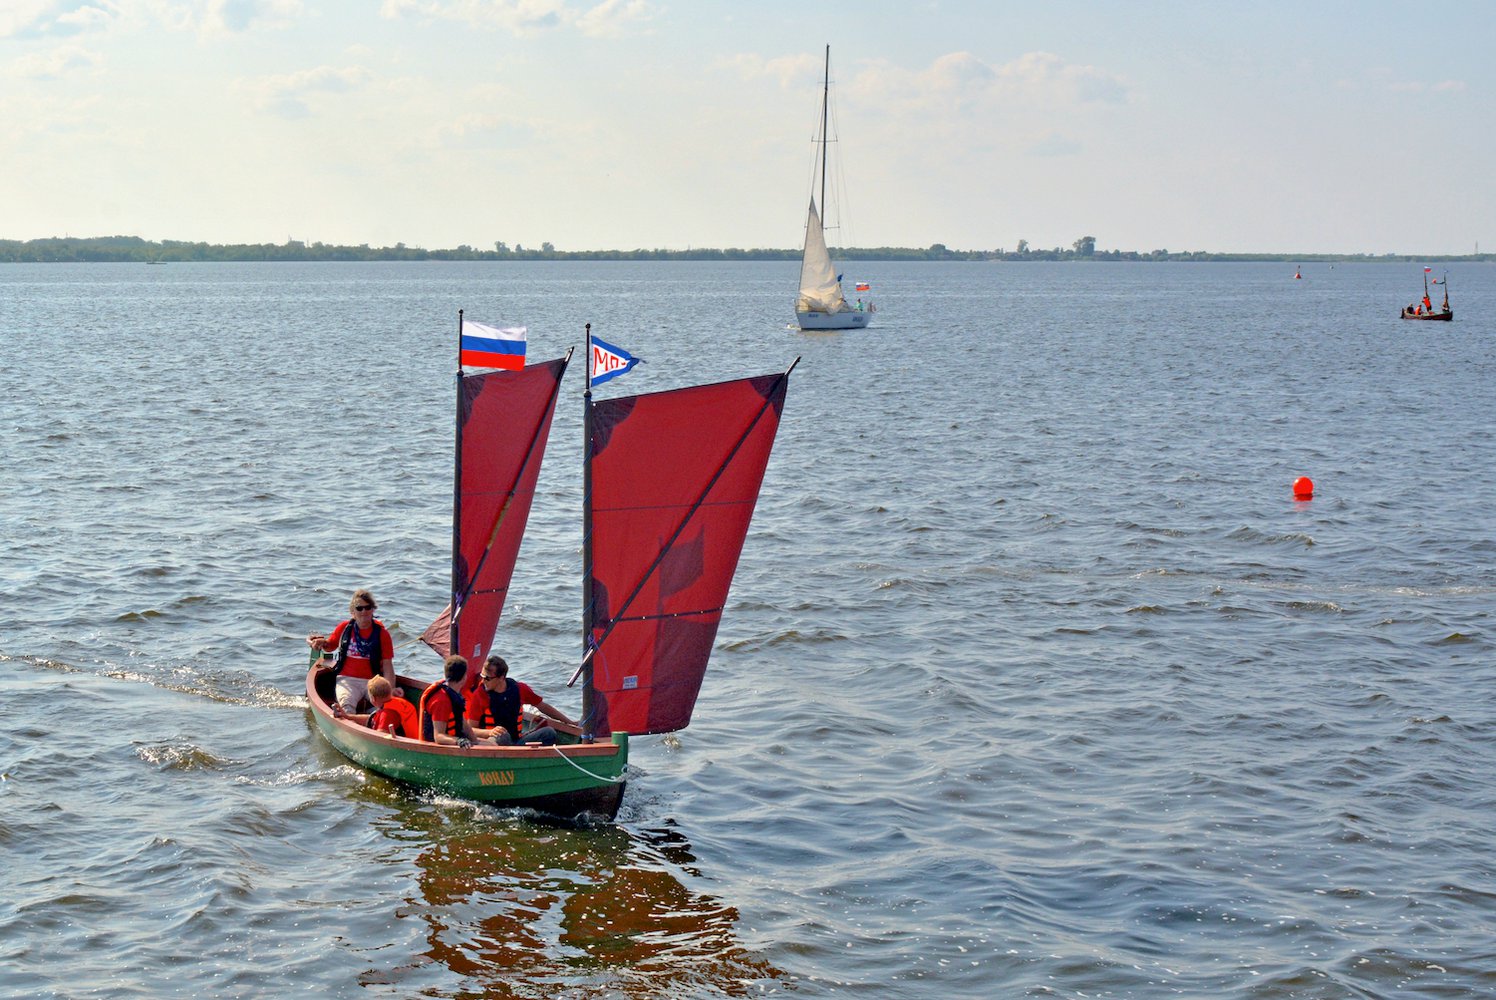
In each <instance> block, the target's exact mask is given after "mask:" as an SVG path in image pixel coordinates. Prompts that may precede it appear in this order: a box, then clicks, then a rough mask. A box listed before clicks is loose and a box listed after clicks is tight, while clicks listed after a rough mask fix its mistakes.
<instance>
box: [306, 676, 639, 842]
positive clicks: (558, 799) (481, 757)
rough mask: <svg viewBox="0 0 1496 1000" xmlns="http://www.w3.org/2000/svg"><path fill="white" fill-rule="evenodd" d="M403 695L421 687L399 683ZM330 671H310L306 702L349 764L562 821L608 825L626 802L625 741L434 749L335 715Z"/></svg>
mask: <svg viewBox="0 0 1496 1000" xmlns="http://www.w3.org/2000/svg"><path fill="white" fill-rule="evenodd" d="M397 680H398V681H399V683H400V685H401V686H402V687H404V689H405V690H406V692H408V693H409V692H415V691H420V690H421V689H422V688H423V687H424V685H422V684H421V683H420V682H419V681H416V680H413V679H412V678H409V677H400V678H397ZM334 682H335V679H334V675H333V674H332V672H331V671H329V670H321V669H318V668H316V667H313V668H312V669H311V670H309V671H308V672H307V679H306V698H307V704H308V705H309V706H310V707H311V710H312V718H314V719H315V720H316V722H317V728H318V729H320V730H321V731H322V736H323V738H325V739H326V740H327V742H328V743H330V744H332V746H333V747H334V748H335V749H337V751H338V752H339V753H341V754H343V756H345V757H347V758H348V759H349V760H351V761H353V763H355V764H357V765H359V766H360V767H363V768H366V769H367V770H370V771H373V772H375V773H376V774H381V775H383V776H384V777H386V778H390V779H392V780H394V781H397V782H400V783H402V784H405V785H409V786H412V787H415V788H420V789H430V790H433V791H439V792H443V793H445V794H448V795H454V796H456V797H458V798H463V799H470V800H473V801H476V802H486V803H489V804H491V805H496V806H505V807H514V808H524V809H532V810H535V811H536V812H541V813H545V814H546V815H548V816H554V817H557V818H559V819H565V820H578V819H584V818H595V819H600V820H612V819H613V817H614V816H616V815H617V814H618V807H619V804H620V803H621V802H622V801H623V790H624V771H625V769H626V768H627V766H628V756H629V751H628V736H627V734H624V733H614V734H613V737H612V742H609V743H585V744H583V743H578V744H568V745H557V746H552V747H540V746H525V747H477V746H475V747H472V748H471V749H468V750H463V749H461V748H459V747H450V746H438V745H436V744H434V743H425V742H422V741H421V740H408V739H401V738H398V737H394V736H390V735H388V734H385V733H376V732H375V731H373V730H372V729H369V728H368V727H367V726H360V725H358V724H356V723H353V722H348V721H346V720H343V719H338V718H336V717H334V716H333V714H332V709H331V707H330V702H331V698H332V689H333V684H334Z"/></svg>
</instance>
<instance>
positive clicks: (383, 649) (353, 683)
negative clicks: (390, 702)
mask: <svg viewBox="0 0 1496 1000" xmlns="http://www.w3.org/2000/svg"><path fill="white" fill-rule="evenodd" d="M378 607H379V605H378V603H376V602H375V600H374V595H373V594H371V593H369V592H368V591H367V590H364V589H362V588H360V589H358V590H355V591H354V592H353V597H352V598H351V599H350V600H349V601H348V610H349V611H351V612H352V613H353V617H352V618H350V619H348V620H347V621H344V622H340V623H339V624H338V627H337V628H335V629H333V630H332V634H331V635H309V636H307V637H306V642H307V645H308V646H311V647H312V648H313V649H319V650H321V651H322V652H324V653H326V652H328V651H329V650H335V651H336V653H335V655H334V657H333V663H332V669H333V670H334V671H335V672H336V673H337V675H338V681H337V684H336V686H335V691H336V698H337V702H338V704H339V705H341V706H343V711H345V712H349V713H352V712H356V711H358V706H359V702H361V701H363V700H364V696H365V695H366V694H367V693H368V689H369V679H370V678H372V677H373V676H374V675H375V674H376V673H378V674H382V675H384V678H385V679H386V680H387V681H389V682H390V687H391V688H392V689H393V688H394V686H395V643H394V640H392V639H391V638H390V633H389V630H388V629H386V628H385V627H384V625H383V624H382V623H380V622H378V621H376V620H375V619H374V611H375V609H376V608H378Z"/></svg>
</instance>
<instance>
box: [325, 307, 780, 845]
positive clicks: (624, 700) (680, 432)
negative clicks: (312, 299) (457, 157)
mask: <svg viewBox="0 0 1496 1000" xmlns="http://www.w3.org/2000/svg"><path fill="white" fill-rule="evenodd" d="M468 325H469V326H471V327H475V328H477V329H478V330H479V331H489V332H491V331H493V330H495V329H496V328H489V327H482V326H481V325H479V324H468ZM458 328H459V340H462V341H463V342H464V343H471V342H473V341H474V340H476V339H478V338H475V337H466V338H465V337H464V335H463V333H462V328H463V321H462V314H461V313H459V314H458ZM587 331H588V344H587V354H588V361H589V367H590V368H591V369H592V371H591V372H590V375H591V377H590V378H589V380H588V386H587V389H586V391H585V393H584V397H583V398H584V428H585V430H584V444H585V449H584V456H583V482H584V489H583V546H584V549H583V594H584V595H586V597H587V599H586V602H585V606H584V611H583V629H582V634H583V649H584V653H585V655H584V656H583V657H582V663H581V666H580V667H578V668H577V671H576V673H575V674H573V675H572V682H573V683H574V682H575V681H576V680H577V679H578V678H580V679H581V681H582V718H581V720H580V730H581V734H582V735H581V736H580V738H577V737H569V736H567V735H565V734H562V735H561V736H560V739H559V741H558V743H557V744H556V745H553V746H540V745H518V746H502V747H500V746H483V745H479V744H474V745H472V746H471V747H467V748H463V747H457V746H447V745H438V744H436V743H430V742H425V741H423V740H420V739H406V738H403V737H398V736H393V735H389V734H385V733H379V732H375V731H374V730H371V729H369V728H367V727H365V726H361V725H358V724H357V723H354V722H351V721H349V720H347V719H345V718H338V717H336V716H335V715H334V713H333V710H332V705H331V702H332V695H333V686H334V675H333V672H332V671H331V670H328V669H325V665H324V664H322V663H321V662H314V663H313V665H312V667H311V669H310V670H309V671H308V673H307V685H306V690H307V701H308V703H309V704H310V706H311V709H312V716H313V718H314V719H315V720H316V722H317V727H318V728H319V729H320V730H321V732H322V735H323V737H324V738H326V739H327V741H328V742H329V743H331V744H332V745H333V746H334V747H335V748H336V749H337V750H338V751H339V752H341V753H342V754H344V755H345V756H346V757H348V758H349V759H350V760H352V761H353V762H354V763H356V764H359V765H360V766H362V767H365V768H368V769H369V770H371V771H375V772H377V773H379V774H382V775H385V776H386V777H389V778H393V779H395V780H397V781H401V782H404V783H406V784H409V785H413V786H416V787H419V788H430V789H436V790H440V791H442V792H445V793H447V794H451V795H456V796H459V797H462V798H467V799H474V800H477V801H482V802H489V803H493V804H495V805H501V806H518V807H526V808H530V809H534V810H536V811H539V812H543V813H547V814H550V815H553V816H557V817H561V818H564V819H574V818H579V817H582V816H589V815H590V816H594V817H598V818H601V819H609V820H610V819H612V818H613V816H614V815H615V814H616V813H617V811H618V807H619V804H620V803H621V802H622V799H623V793H624V787H625V769H626V767H627V764H628V746H629V744H628V738H629V737H628V734H635V735H644V734H652V733H668V732H674V731H676V730H680V729H684V728H685V727H686V726H687V725H688V724H689V723H690V720H691V713H692V710H693V709H694V707H695V704H696V698H697V695H698V693H699V692H700V689H701V682H702V679H703V677H704V675H705V673H706V666H707V660H708V659H709V658H710V656H711V651H712V645H713V643H714V641H715V639H716V634H717V627H718V625H719V623H720V621H721V617H722V610H723V607H724V605H725V604H726V600H727V592H728V588H729V586H730V585H731V582H732V577H733V573H734V571H735V570H736V568H737V561H738V556H739V555H740V554H741V552H742V547H743V542H744V539H745V538H746V536H747V532H748V526H749V523H750V521H751V519H752V516H753V509H754V506H755V504H756V503H757V500H758V492H759V488H760V486H761V484H762V483H763V477H764V472H765V469H766V467H767V465H768V460H769V454H770V451H771V450H772V448H773V444H774V438H775V434H776V432H777V430H778V427H779V418H780V414H781V412H782V410H783V407H784V399H785V393H786V390H787V388H788V384H789V374H790V371H788V370H787V371H785V372H783V373H781V374H775V375H761V376H757V377H753V378H743V379H737V380H734V381H729V382H721V383H716V384H713V385H696V386H688V387H685V388H682V389H673V390H667V391H665V392H656V393H649V394H644V395H636V396H625V397H618V398H614V399H608V400H602V401H598V402H594V401H593V398H592V386H593V385H594V384H596V383H598V382H601V381H606V380H607V379H608V378H610V377H612V376H614V375H617V374H620V370H619V369H617V368H612V369H608V366H607V365H606V364H602V363H600V362H601V361H602V360H603V359H604V358H605V354H604V353H603V352H601V351H596V350H595V348H594V343H593V340H592V336H591V324H588V327H587ZM521 336H522V328H521ZM520 343H521V345H522V344H523V340H522V339H521V341H520ZM598 343H599V344H601V342H598ZM602 346H603V347H606V345H602ZM522 351H523V347H521V352H522ZM473 357H478V358H479V363H480V364H481V363H489V362H487V361H486V359H485V357H484V356H481V355H473V354H472V353H471V348H469V349H466V350H464V349H460V354H459V358H460V361H459V367H458V372H457V420H456V424H457V429H456V442H457V443H456V457H455V461H456V466H457V468H456V487H455V490H454V497H453V511H452V531H453V546H452V582H451V603H450V604H449V605H448V607H447V609H446V610H444V611H443V612H442V614H441V615H440V616H438V618H437V620H436V621H435V622H433V623H432V625H431V627H430V628H428V629H427V630H426V633H425V634H424V635H423V636H422V640H423V641H424V642H426V644H427V645H429V646H431V647H432V649H433V650H434V651H436V652H437V653H438V654H440V655H442V656H446V655H447V654H448V653H449V652H461V653H462V655H464V656H465V657H467V659H468V662H469V665H470V669H469V678H470V679H476V676H477V674H478V673H479V671H478V669H477V667H476V666H475V665H481V664H482V663H483V662H484V659H485V658H486V657H487V655H488V654H489V652H490V651H491V649H492V647H493V639H494V634H495V632H496V630H497V627H498V623H499V617H500V615H501V614H502V611H503V606H504V601H505V598H506V596H507V594H508V590H509V582H510V578H511V577H512V575H513V570H514V565H515V562H516V561H517V558H518V554H519V549H520V543H521V541H522V540H523V536H524V530H525V525H526V523H527V521H528V519H529V513H530V507H531V502H532V500H533V498H534V494H535V483H536V479H537V477H538V476H539V473H540V464H541V461H542V458H543V457H544V452H545V445H546V441H547V438H548V436H549V433H550V425H551V418H552V415H553V414H554V412H555V405H556V399H557V396H558V394H559V388H560V382H561V379H562V377H563V376H564V374H565V372H566V367H567V364H568V362H569V360H570V357H571V355H570V353H569V352H568V354H567V356H566V357H564V358H559V359H556V360H553V361H546V362H541V363H538V364H533V365H529V366H523V367H519V368H517V369H515V370H497V371H482V372H478V373H475V374H468V373H466V372H465V371H464V370H463V367H462V363H463V362H469V363H471V362H470V361H469V359H470V358H473ZM487 357H494V356H493V355H489V356H487ZM519 364H520V365H523V353H521V354H520V355H519ZM793 369H794V365H791V366H790V370H793ZM622 370H627V369H626V368H625V369H622ZM398 680H399V683H400V686H401V687H402V689H403V696H404V697H405V698H406V700H408V701H410V702H411V703H412V704H413V705H419V701H418V695H419V692H420V691H421V690H422V689H423V688H424V687H425V686H426V685H425V684H423V683H422V682H420V681H417V680H415V679H413V678H410V677H400V678H399V679H398ZM520 739H521V741H523V740H524V732H521V736H520Z"/></svg>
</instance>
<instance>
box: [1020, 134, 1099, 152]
mask: <svg viewBox="0 0 1496 1000" xmlns="http://www.w3.org/2000/svg"><path fill="white" fill-rule="evenodd" d="M1083 149H1084V147H1083V146H1082V145H1081V144H1080V142H1079V141H1077V140H1076V139H1072V138H1071V137H1070V136H1068V135H1062V134H1060V133H1059V132H1049V133H1047V134H1045V135H1044V136H1042V137H1040V138H1039V139H1038V140H1037V141H1035V142H1032V143H1030V144H1029V145H1028V147H1027V149H1025V152H1027V153H1028V154H1029V155H1030V156H1079V155H1080V153H1081V152H1082V150H1083Z"/></svg>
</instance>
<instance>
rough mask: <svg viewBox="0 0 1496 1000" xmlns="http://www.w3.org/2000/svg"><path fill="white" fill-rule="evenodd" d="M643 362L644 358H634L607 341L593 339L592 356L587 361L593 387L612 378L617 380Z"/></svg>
mask: <svg viewBox="0 0 1496 1000" xmlns="http://www.w3.org/2000/svg"><path fill="white" fill-rule="evenodd" d="M643 360H644V359H643V358H636V357H634V356H633V355H632V354H630V353H629V352H628V351H625V350H624V349H623V348H621V347H614V346H613V345H612V344H609V343H607V342H606V341H602V340H598V339H597V338H596V337H593V338H592V356H591V357H589V358H588V359H587V362H588V370H589V373H590V375H591V377H592V385H594V386H599V385H602V384H603V383H604V382H606V381H608V379H610V378H617V377H618V376H620V375H623V374H625V373H627V372H629V371H630V370H632V369H633V367H634V366H635V365H637V364H638V363H639V362H641V361H643Z"/></svg>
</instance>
